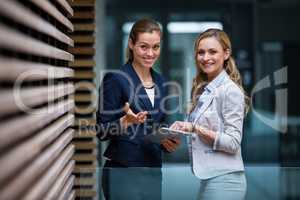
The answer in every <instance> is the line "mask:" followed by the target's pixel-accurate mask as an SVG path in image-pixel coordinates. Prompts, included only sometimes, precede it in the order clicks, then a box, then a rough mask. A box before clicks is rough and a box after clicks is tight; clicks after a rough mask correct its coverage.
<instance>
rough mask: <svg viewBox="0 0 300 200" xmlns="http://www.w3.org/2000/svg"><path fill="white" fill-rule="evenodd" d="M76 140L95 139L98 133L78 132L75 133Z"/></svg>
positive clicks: (90, 131)
mask: <svg viewBox="0 0 300 200" xmlns="http://www.w3.org/2000/svg"><path fill="white" fill-rule="evenodd" d="M74 137H75V138H95V137H96V132H95V131H92V130H80V129H79V130H78V131H75V136H74Z"/></svg>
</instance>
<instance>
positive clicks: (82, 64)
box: [69, 59, 96, 67]
mask: <svg viewBox="0 0 300 200" xmlns="http://www.w3.org/2000/svg"><path fill="white" fill-rule="evenodd" d="M95 65H96V62H95V61H94V60H80V59H76V60H75V61H74V62H70V63H69V67H93V66H95Z"/></svg>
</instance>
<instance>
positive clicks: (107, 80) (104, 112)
mask: <svg viewBox="0 0 300 200" xmlns="http://www.w3.org/2000/svg"><path fill="white" fill-rule="evenodd" d="M122 97H123V96H122V87H121V84H120V79H119V78H118V77H117V75H116V74H113V73H108V74H106V75H105V76H104V78H103V81H102V84H101V87H100V89H99V97H98V111H97V125H96V131H97V137H98V138H99V139H100V140H101V141H103V140H108V139H112V137H113V136H117V135H120V134H121V133H122V131H123V130H122V127H121V124H120V118H121V117H122V116H124V115H125V112H124V111H123V107H124V104H125V102H123V101H124V100H123V98H122Z"/></svg>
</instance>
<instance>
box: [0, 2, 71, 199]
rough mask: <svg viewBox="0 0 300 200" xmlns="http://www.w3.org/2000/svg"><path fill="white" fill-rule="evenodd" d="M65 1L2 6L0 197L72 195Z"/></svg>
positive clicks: (67, 7)
mask: <svg viewBox="0 0 300 200" xmlns="http://www.w3.org/2000/svg"><path fill="white" fill-rule="evenodd" d="M72 15H73V9H72V8H71V6H70V5H69V3H68V2H67V1H66V0H51V1H49V0H25V1H24V0H4V1H1V3H0V199H3V200H14V199H16V200H17V199H28V200H40V199H48V200H53V199H55V200H56V199H63V200H67V199H68V200H69V199H75V190H74V189H73V185H74V182H75V176H74V175H72V172H73V170H74V166H75V162H74V160H72V156H73V154H74V151H75V146H74V145H73V144H72V143H71V141H72V139H73V136H74V130H73V129H72V128H71V127H72V126H73V124H74V114H72V113H73V112H72V110H73V109H74V100H73V98H72V97H71V95H72V94H73V93H74V88H75V87H74V83H73V81H72V77H73V76H74V71H73V69H71V68H69V67H68V63H69V62H72V61H73V58H74V57H73V55H72V53H70V52H68V47H72V46H73V45H74V42H73V39H72V38H70V37H69V36H68V35H69V34H70V33H71V32H72V31H73V30H74V26H73V24H72V23H71V21H70V20H69V19H68V18H69V17H71V16H72Z"/></svg>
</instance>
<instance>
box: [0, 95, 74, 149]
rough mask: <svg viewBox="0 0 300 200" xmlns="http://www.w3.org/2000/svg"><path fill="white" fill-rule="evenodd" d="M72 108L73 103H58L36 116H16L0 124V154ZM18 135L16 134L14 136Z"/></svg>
mask: <svg viewBox="0 0 300 200" xmlns="http://www.w3.org/2000/svg"><path fill="white" fill-rule="evenodd" d="M72 108H74V102H73V101H72V100H71V99H69V100H64V101H60V102H58V103H55V104H52V105H50V106H47V107H43V108H41V109H38V110H36V113H38V114H30V115H25V116H18V117H15V118H13V119H9V120H7V121H2V122H1V123H0V152H1V151H3V150H4V149H5V148H7V147H9V146H10V145H13V144H14V143H17V142H19V141H21V140H23V139H24V138H26V137H29V136H31V135H33V134H34V132H35V131H37V130H39V129H41V128H42V127H44V126H45V125H46V124H48V123H50V122H51V121H53V120H54V119H56V118H58V117H59V116H61V115H63V114H65V113H66V112H68V111H70V110H71V109H72ZM16 133H18V134H16Z"/></svg>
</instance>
